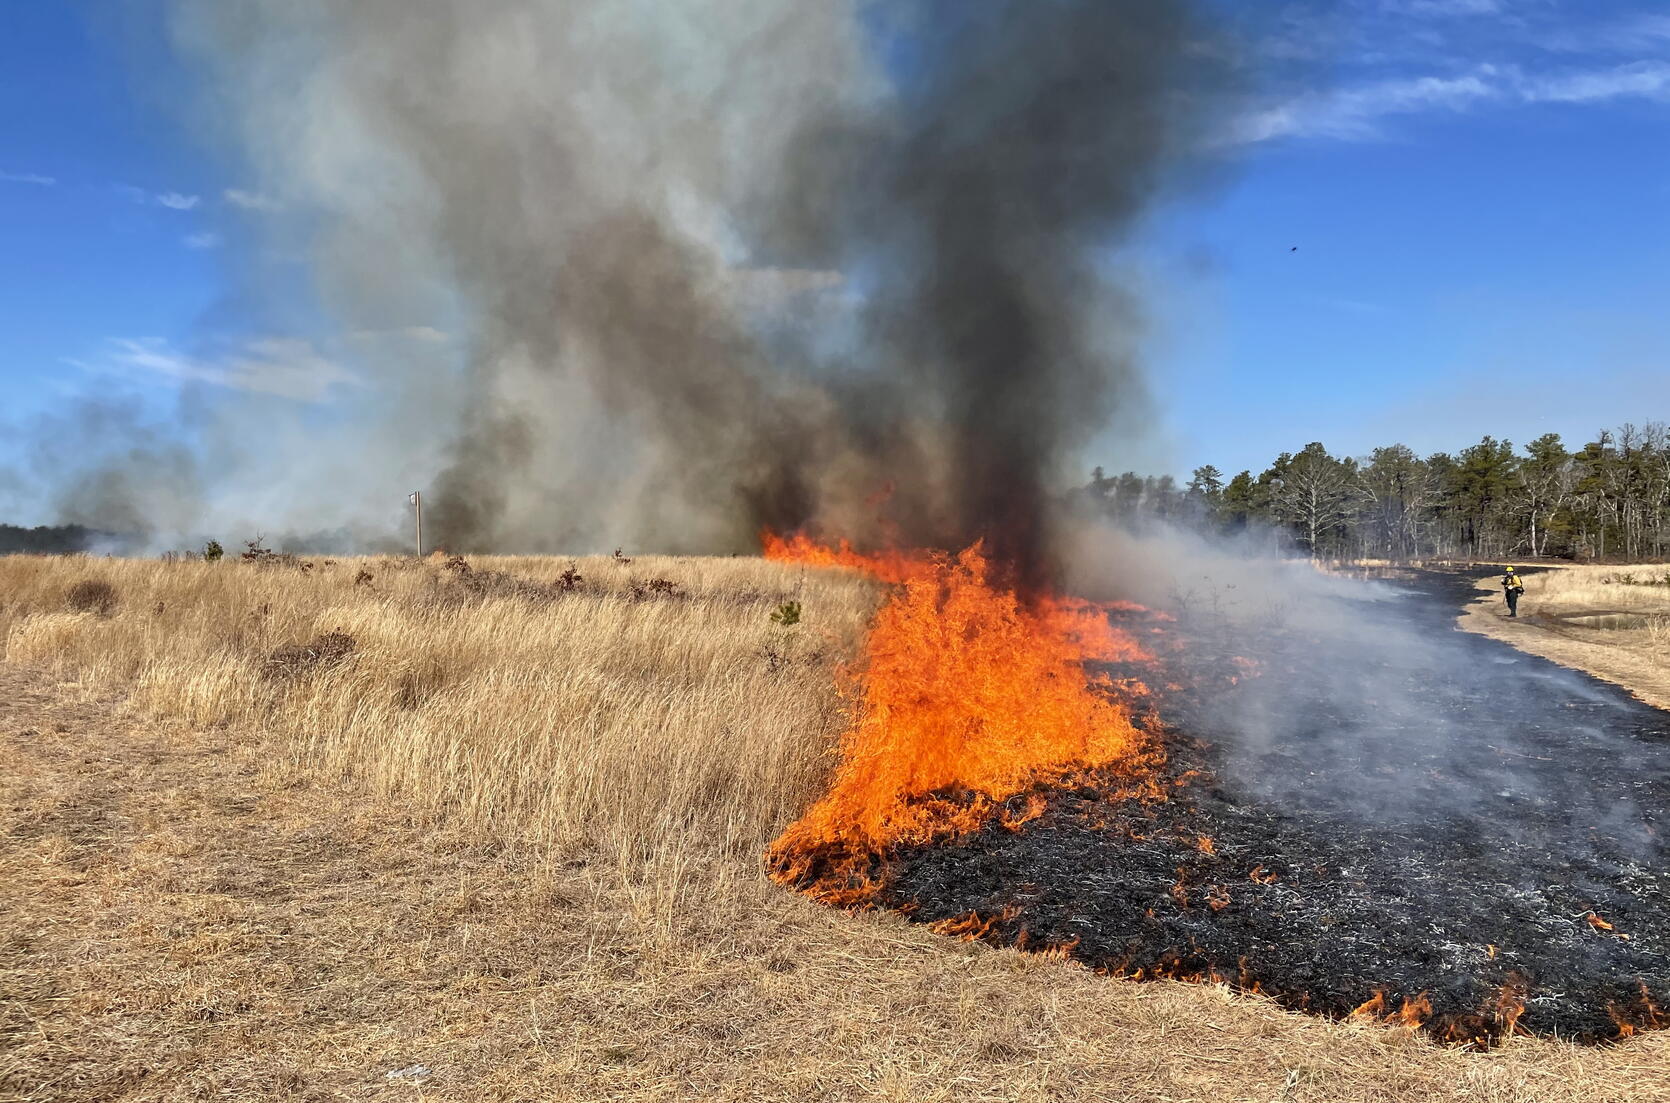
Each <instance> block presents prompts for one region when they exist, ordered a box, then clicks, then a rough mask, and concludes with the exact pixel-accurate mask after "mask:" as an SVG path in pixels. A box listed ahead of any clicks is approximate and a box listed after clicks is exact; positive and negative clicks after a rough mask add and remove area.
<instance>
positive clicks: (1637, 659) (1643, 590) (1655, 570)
mask: <svg viewBox="0 0 1670 1103" xmlns="http://www.w3.org/2000/svg"><path fill="white" fill-rule="evenodd" d="M1478 589H1479V590H1480V596H1479V597H1478V598H1477V599H1475V600H1474V601H1473V603H1472V604H1471V605H1469V606H1468V607H1467V609H1466V611H1465V612H1464V613H1463V614H1462V617H1461V620H1460V622H1459V623H1460V625H1461V627H1463V628H1465V629H1467V630H1468V631H1471V632H1478V633H1481V634H1483V635H1486V636H1491V637H1493V638H1495V639H1499V640H1503V641H1505V642H1507V643H1511V644H1513V645H1514V646H1515V647H1518V648H1521V649H1523V650H1525V651H1529V652H1531V653H1532V654H1534V655H1541V656H1543V657H1544V658H1546V659H1552V660H1554V661H1555V662H1557V663H1561V664H1563V665H1565V666H1571V667H1576V668H1577V669H1579V670H1586V671H1588V672H1589V673H1591V674H1593V675H1595V676H1596V677H1597V678H1601V679H1603V680H1605V681H1608V682H1612V683H1614V684H1615V685H1619V686H1622V687H1624V688H1625V689H1627V690H1629V691H1630V692H1631V693H1633V694H1635V695H1636V696H1637V697H1639V698H1641V699H1642V700H1643V701H1646V702H1647V703H1648V704H1651V705H1655V706H1657V707H1658V708H1661V709H1670V566H1665V565H1664V564H1653V565H1646V566H1621V567H1619V566H1588V565H1584V566H1574V565H1563V564H1562V565H1557V566H1549V567H1546V568H1540V569H1537V570H1535V571H1533V572H1531V573H1528V574H1526V576H1525V594H1524V596H1523V597H1522V598H1520V601H1519V616H1518V617H1517V618H1515V619H1512V620H1510V619H1508V617H1507V605H1506V603H1505V602H1504V601H1503V600H1502V587H1501V581H1500V578H1499V577H1498V578H1488V579H1484V580H1482V581H1480V582H1479V584H1478Z"/></svg>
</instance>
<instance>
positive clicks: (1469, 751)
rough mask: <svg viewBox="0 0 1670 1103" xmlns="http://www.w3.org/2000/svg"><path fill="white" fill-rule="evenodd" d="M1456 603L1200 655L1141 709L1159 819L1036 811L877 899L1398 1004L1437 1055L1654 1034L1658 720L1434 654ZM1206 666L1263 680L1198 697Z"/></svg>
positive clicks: (1225, 643) (1058, 792)
mask: <svg viewBox="0 0 1670 1103" xmlns="http://www.w3.org/2000/svg"><path fill="white" fill-rule="evenodd" d="M1469 587H1470V579H1468V578H1465V577H1458V576H1446V575H1438V574H1429V575H1423V576H1419V577H1417V578H1416V579H1415V580H1414V581H1412V582H1408V583H1406V584H1403V592H1402V593H1401V594H1399V595H1396V596H1394V597H1392V598H1390V599H1389V600H1386V601H1380V602H1373V603H1366V602H1353V603H1348V605H1347V606H1346V608H1347V610H1348V612H1349V617H1348V619H1347V621H1346V622H1344V623H1340V622H1336V621H1330V620H1327V619H1323V620H1320V621H1317V620H1311V621H1306V619H1305V618H1303V617H1297V618H1294V620H1293V621H1291V622H1282V623H1275V624H1264V625H1262V626H1260V627H1257V628H1255V629H1241V630H1238V631H1237V632H1236V633H1232V634H1224V633H1219V634H1210V633H1203V634H1202V635H1201V637H1200V639H1199V640H1198V641H1194V642H1192V643H1189V645H1188V646H1186V647H1184V648H1182V649H1180V650H1181V652H1183V653H1186V654H1192V655H1194V656H1195V657H1196V661H1197V663H1198V664H1199V669H1197V670H1196V671H1195V672H1194V673H1195V674H1197V675H1201V677H1196V678H1184V679H1182V683H1183V684H1182V686H1179V687H1177V688H1178V691H1176V692H1173V693H1171V694H1169V695H1168V696H1167V697H1166V699H1165V700H1164V701H1163V702H1162V706H1163V710H1164V713H1163V715H1164V717H1165V720H1166V724H1167V727H1166V731H1165V734H1164V736H1163V739H1164V741H1165V743H1166V751H1167V759H1168V761H1167V765H1166V767H1165V773H1166V782H1167V787H1168V788H1169V789H1170V796H1169V797H1168V798H1167V799H1164V800H1131V799H1110V798H1109V796H1108V795H1107V794H1108V792H1110V791H1112V790H1113V789H1115V788H1118V786H1117V785H1116V784H1115V783H1114V782H1113V781H1112V780H1111V779H1110V780H1109V782H1108V784H1106V785H1102V784H1098V783H1097V779H1096V778H1094V777H1089V778H1086V779H1085V784H1083V785H1082V786H1081V787H1079V788H1075V789H1071V790H1062V789H1055V790H1049V791H1046V792H1044V793H1043V794H1042V795H1043V796H1044V798H1045V801H1046V806H1045V810H1044V812H1043V814H1042V815H1040V816H1038V817H1037V818H1035V819H1032V820H1030V821H1029V822H1026V823H1024V824H1022V825H1020V826H1019V827H1018V828H1013V827H1005V826H1003V825H1002V824H1001V823H998V822H993V823H992V824H991V825H990V826H988V827H987V828H986V829H985V830H983V831H981V832H979V833H977V834H975V835H972V836H967V837H964V838H962V839H960V840H957V841H955V842H952V843H948V844H943V845H936V846H929V847H920V848H915V849H911V850H907V851H902V852H899V853H896V854H894V855H891V856H890V857H891V862H890V863H889V866H888V871H887V874H886V877H885V884H886V888H885V889H884V891H883V893H882V896H881V899H882V902H884V903H886V904H888V905H890V906H893V907H897V908H899V909H901V910H903V911H904V912H905V913H906V914H908V915H909V916H911V917H912V918H913V919H917V920H920V921H925V922H932V921H945V920H959V919H961V920H965V923H964V924H963V925H964V926H966V927H967V928H970V929H973V930H977V931H982V932H983V935H982V936H983V937H985V938H988V939H990V940H992V941H994V942H998V943H1006V944H1021V945H1025V946H1029V947H1032V948H1043V947H1046V946H1061V947H1069V948H1070V949H1069V952H1070V953H1071V955H1072V956H1073V957H1075V958H1077V959H1078V960H1081V961H1083V962H1085V963H1086V964H1087V965H1090V966H1092V967H1095V968H1099V969H1106V970H1108V971H1111V972H1117V973H1122V974H1132V973H1140V974H1141V975H1144V976H1151V975H1172V976H1218V977H1221V978H1223V979H1225V980H1227V981H1229V982H1230V983H1232V984H1236V985H1240V986H1243V987H1248V988H1252V987H1256V988H1257V989H1258V990H1260V991H1262V992H1264V993H1266V994H1268V995H1271V996H1273V997H1275V998H1276V999H1277V1000H1279V1001H1280V1002H1282V1003H1283V1004H1285V1005H1288V1006H1291V1007H1295V1008H1301V1009H1305V1010H1309V1011H1312V1012H1316V1013H1321V1014H1326V1015H1334V1016H1342V1015H1346V1014H1349V1013H1351V1012H1352V1011H1353V1010H1354V1009H1356V1008H1358V1007H1359V1006H1360V1005H1363V1004H1365V1003H1367V1002H1369V1001H1371V1000H1373V999H1375V997H1376V996H1377V994H1378V995H1381V996H1382V997H1383V998H1384V1004H1385V1008H1386V1011H1387V1012H1397V1011H1398V1010H1399V1009H1400V1008H1401V1007H1403V1006H1404V1004H1405V1001H1408V1004H1409V1006H1410V1009H1411V1013H1412V1014H1416V1015H1418V1017H1421V1018H1423V1019H1424V1021H1425V1025H1426V1027H1427V1029H1429V1030H1431V1031H1432V1032H1433V1033H1434V1034H1435V1035H1437V1036H1440V1037H1444V1038H1447V1039H1450V1040H1455V1041H1464V1042H1472V1043H1476V1044H1487V1043H1488V1042H1490V1041H1491V1040H1493V1039H1496V1038H1499V1037H1500V1036H1501V1035H1502V1034H1503V1033H1504V1032H1505V1031H1507V1030H1510V1029H1514V1028H1515V1027H1514V1023H1515V1021H1517V1024H1518V1026H1517V1029H1520V1030H1523V1031H1529V1032H1533V1033H1537V1034H1546V1035H1558V1036H1562V1037H1570V1038H1574V1039H1579V1040H1586V1041H1601V1040H1606V1039H1610V1038H1615V1037H1617V1036H1619V1034H1620V1033H1628V1032H1629V1031H1631V1030H1636V1029H1645V1028H1650V1027H1654V1026H1662V1025H1670V1023H1667V1022H1666V1020H1665V1019H1664V1018H1663V1017H1662V1015H1661V1012H1660V1011H1659V1009H1661V1008H1670V873H1667V871H1666V868H1665V857H1666V854H1665V848H1664V845H1663V844H1664V838H1663V834H1662V832H1663V829H1664V824H1665V821H1666V811H1667V809H1670V714H1666V713H1663V712H1659V711H1657V710H1654V709H1651V708H1648V707H1647V706H1645V705H1642V704H1640V703H1638V702H1636V701H1634V700H1633V699H1632V698H1629V697H1628V696H1627V695H1625V694H1623V693H1622V692H1620V691H1618V690H1616V689H1614V688H1613V687H1610V686H1607V685H1604V684H1602V683H1599V682H1597V681H1595V680H1593V679H1590V678H1587V677H1584V676H1582V675H1578V674H1575V673H1573V672H1571V671H1568V670H1565V669H1563V668H1560V667H1557V666H1554V665H1553V664H1550V663H1547V662H1545V661H1543V660H1540V659H1537V658H1534V657H1531V656H1528V655H1525V654H1522V653H1520V652H1517V651H1515V650H1513V649H1512V648H1509V647H1507V646H1506V645H1504V644H1501V643H1498V642H1496V641H1493V640H1489V639H1485V638H1482V637H1478V636H1473V635H1469V634H1465V633H1462V632H1459V631H1456V630H1454V629H1453V627H1452V622H1453V618H1454V614H1455V610H1456V608H1457V606H1458V604H1459V603H1460V602H1461V600H1463V598H1464V596H1465V594H1466V593H1467V592H1468V591H1469ZM1279 619H1280V618H1278V620H1279ZM1192 631H1194V629H1191V628H1190V627H1189V626H1187V625H1184V626H1183V628H1182V637H1183V638H1184V639H1186V638H1187V637H1188V636H1189V634H1190V633H1191V632H1192ZM1208 637H1210V638H1208ZM1226 648H1227V649H1229V650H1235V651H1237V653H1239V654H1241V655H1244V656H1247V657H1251V658H1254V659H1255V660H1256V661H1257V663H1258V670H1259V673H1258V674H1257V676H1255V677H1253V678H1250V679H1244V680H1242V681H1241V682H1240V684H1238V685H1235V686H1233V687H1231V686H1227V685H1225V684H1224V682H1223V680H1222V679H1220V680H1218V681H1217V682H1216V683H1215V684H1216V690H1215V691H1214V692H1211V693H1203V692H1201V687H1202V686H1205V685H1208V684H1212V679H1211V677H1210V675H1211V673H1212V671H1213V669H1215V668H1221V667H1222V666H1223V664H1225V663H1227V661H1228V660H1227V654H1228V650H1226ZM1185 687H1186V688H1185ZM1025 799H1026V797H1025V796H1023V797H1021V798H1016V799H1015V800H1014V801H1012V802H1011V804H1013V805H1014V806H1015V807H1016V808H1019V807H1021V806H1022V805H1023V804H1024V802H1025ZM1206 840H1209V841H1206ZM970 917H973V918H970ZM1422 1001H1425V1002H1429V1003H1430V1005H1431V1010H1430V1013H1427V1012H1425V1010H1424V1007H1423V1005H1422ZM1521 1003H1522V1004H1523V1013H1522V1014H1521V1013H1520V1006H1521Z"/></svg>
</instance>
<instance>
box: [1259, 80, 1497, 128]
mask: <svg viewBox="0 0 1670 1103" xmlns="http://www.w3.org/2000/svg"><path fill="white" fill-rule="evenodd" d="M1501 94H1502V93H1501V89H1500V87H1499V86H1498V84H1497V81H1496V71H1495V70H1494V69H1493V68H1492V67H1491V66H1482V67H1481V68H1480V69H1479V70H1478V71H1477V72H1474V73H1471V74H1468V75H1466V76H1460V77H1430V76H1429V77H1412V78H1407V79H1402V80H1385V81H1378V82H1375V83H1373V84H1364V85H1359V86H1358V87H1355V88H1345V89H1338V90H1334V91H1328V92H1312V93H1306V94H1304V95H1301V96H1296V97H1294V98H1293V99H1290V100H1287V101H1286V102H1284V103H1279V104H1277V105H1275V106H1274V107H1270V108H1266V109H1265V110H1263V111H1259V112H1256V113H1255V114H1253V115H1250V116H1248V117H1247V118H1245V119H1243V120H1242V121H1241V124H1240V125H1239V126H1238V127H1237V128H1236V133H1235V137H1236V139H1237V140H1239V141H1242V142H1262V141H1267V140H1269V139H1271V138H1285V137H1301V138H1336V139H1345V140H1353V139H1358V140H1360V139H1365V138H1373V137H1377V136H1378V135H1379V133H1380V131H1379V129H1378V127H1377V126H1376V123H1378V121H1379V120H1380V119H1382V118H1384V117H1386V116H1387V115H1403V114H1411V113H1414V112H1422V111H1460V110H1463V109H1465V108H1467V107H1470V106H1472V105H1473V104H1476V103H1478V102H1480V101H1481V100H1488V99H1493V98H1496V97H1499V96H1500V95H1501Z"/></svg>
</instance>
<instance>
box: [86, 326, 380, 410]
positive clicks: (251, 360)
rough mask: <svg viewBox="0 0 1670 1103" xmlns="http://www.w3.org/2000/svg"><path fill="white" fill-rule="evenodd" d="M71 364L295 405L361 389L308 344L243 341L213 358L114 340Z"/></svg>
mask: <svg viewBox="0 0 1670 1103" xmlns="http://www.w3.org/2000/svg"><path fill="white" fill-rule="evenodd" d="M71 363H72V364H74V365H75V366H76V367H79V368H82V369H84V370H86V371H90V372H95V373H105V374H117V375H125V376H130V377H132V376H151V377H160V378H162V379H165V380H172V381H175V382H180V383H207V384H210V385H212V386H216V387H226V388H228V389H231V390H238V391H248V392H251V393H254V394H267V395H275V396H277V397H279V398H288V399H293V400H295V401H297V402H322V401H324V400H325V399H326V398H328V397H329V395H330V392H331V390H332V389H333V388H335V387H338V386H360V385H363V384H362V381H361V380H360V378H359V377H358V376H356V375H354V374H353V373H352V372H350V371H348V370H347V369H345V368H343V367H341V366H340V365H338V364H336V363H335V362H333V361H331V360H330V359H328V358H326V357H325V356H323V355H322V354H321V353H320V352H319V350H318V349H316V348H314V346H313V345H312V343H311V342H308V341H303V340H297V339H294V338H280V337H267V338H260V339H257V340H252V341H246V342H243V343H242V344H239V345H237V346H234V347H231V348H229V349H227V350H226V351H225V352H224V353H223V354H220V355H217V356H214V357H212V358H211V357H200V356H191V355H188V354H186V353H184V352H181V351H180V350H178V349H176V348H174V347H173V346H172V345H170V344H169V343H168V342H167V341H164V340H162V339H161V338H157V337H139V338H117V339H115V340H112V341H110V342H108V344H107V348H106V352H105V355H104V356H103V357H101V358H99V359H98V360H95V361H80V360H74V361H71Z"/></svg>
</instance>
